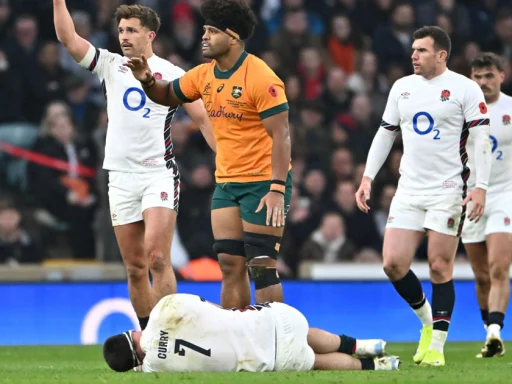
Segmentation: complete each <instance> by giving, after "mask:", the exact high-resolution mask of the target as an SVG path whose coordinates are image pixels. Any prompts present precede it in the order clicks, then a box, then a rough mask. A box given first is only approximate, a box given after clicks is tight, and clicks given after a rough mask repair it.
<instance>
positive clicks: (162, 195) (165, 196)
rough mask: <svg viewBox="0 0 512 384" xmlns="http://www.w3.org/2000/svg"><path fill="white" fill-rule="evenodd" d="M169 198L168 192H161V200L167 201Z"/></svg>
mask: <svg viewBox="0 0 512 384" xmlns="http://www.w3.org/2000/svg"><path fill="white" fill-rule="evenodd" d="M168 198H169V195H168V194H167V192H160V199H161V200H162V201H167V199H168Z"/></svg>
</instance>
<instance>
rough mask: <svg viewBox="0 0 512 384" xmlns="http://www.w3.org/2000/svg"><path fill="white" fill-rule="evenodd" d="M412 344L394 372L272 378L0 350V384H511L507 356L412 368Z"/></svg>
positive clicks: (77, 352) (464, 351) (68, 351)
mask: <svg viewBox="0 0 512 384" xmlns="http://www.w3.org/2000/svg"><path fill="white" fill-rule="evenodd" d="M415 347H416V344H389V345H388V351H389V352H390V353H392V354H395V355H398V356H400V357H401V358H402V359H403V360H404V363H403V364H402V366H401V370H400V371H394V372H382V371H376V372H375V371H372V372H369V371H364V372H362V371H357V372H339V371H329V372H326V371H323V372H318V371H316V372H302V373H295V372H284V373H281V372H272V373H257V374H256V373H218V374H212V373H183V374H176V373H174V374H163V373H159V374H149V373H145V374H141V373H135V372H128V373H116V372H112V371H110V370H109V369H108V368H107V366H106V364H105V363H104V362H103V359H102V355H101V347H100V346H51V347H0V383H2V384H4V383H5V384H7V383H9V384H10V383H12V384H40V383H52V384H53V383H66V384H78V383H84V384H85V383H87V384H96V383H102V384H103V383H106V384H117V383H137V384H145V383H190V384H202V383H204V384H217V383H218V384H253V383H254V384H259V383H272V382H273V383H276V384H277V383H279V384H281V383H305V384H308V383H315V384H317V383H318V384H320V383H329V384H343V383H350V384H357V383H393V384H395V383H414V384H417V383H418V384H419V383H436V384H445V383H446V384H452V383H453V384H472V383H475V384H477V383H478V384H482V383H483V384H487V383H510V382H512V358H511V355H508V356H505V357H502V358H493V359H475V358H474V356H475V354H476V353H477V352H478V351H479V349H480V347H481V343H450V344H449V345H448V346H447V348H446V350H447V353H446V360H447V365H446V366H444V367H437V368H433V367H429V368H426V367H417V366H415V365H414V364H413V363H412V355H413V352H414V349H415Z"/></svg>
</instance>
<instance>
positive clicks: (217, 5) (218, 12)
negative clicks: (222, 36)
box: [201, 0, 258, 40]
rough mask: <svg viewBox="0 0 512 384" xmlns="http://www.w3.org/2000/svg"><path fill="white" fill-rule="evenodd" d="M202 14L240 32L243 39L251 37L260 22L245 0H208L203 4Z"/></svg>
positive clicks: (207, 18)
mask: <svg viewBox="0 0 512 384" xmlns="http://www.w3.org/2000/svg"><path fill="white" fill-rule="evenodd" d="M201 16H203V18H204V19H206V20H214V21H215V22H217V23H218V24H220V25H224V26H226V28H229V29H231V30H232V31H234V32H236V33H238V35H239V36H240V39H241V40H247V39H249V38H251V36H252V34H253V33H254V27H255V26H256V24H257V23H258V20H257V18H256V15H255V14H254V12H253V11H252V9H251V8H250V7H249V5H248V4H247V3H246V2H245V0H206V1H204V2H203V4H201Z"/></svg>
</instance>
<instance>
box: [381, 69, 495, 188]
mask: <svg viewBox="0 0 512 384" xmlns="http://www.w3.org/2000/svg"><path fill="white" fill-rule="evenodd" d="M488 124H489V117H488V114H487V106H486V104H485V100H484V95H483V93H482V91H481V89H480V88H479V87H478V85H477V84H476V83H475V82H473V81H472V80H470V79H468V78H466V77H464V76H462V75H459V74H457V73H455V72H452V71H450V70H448V69H447V70H446V71H445V72H444V73H443V74H441V75H439V76H437V77H435V78H433V79H431V80H427V79H425V78H424V77H423V76H418V75H411V76H406V77H404V78H402V79H399V80H397V81H396V82H395V84H394V85H393V87H392V89H391V91H390V94H389V97H388V102H387V105H386V109H385V112H384V115H383V121H382V123H381V127H383V128H385V129H388V130H390V131H398V130H400V131H401V132H402V137H403V144H404V153H403V156H402V160H401V163H400V181H399V184H398V190H397V193H398V194H407V195H444V194H464V193H465V192H466V189H467V180H468V177H469V168H468V167H467V159H468V155H467V153H466V142H467V139H468V135H469V130H470V129H471V128H472V127H476V126H479V125H488Z"/></svg>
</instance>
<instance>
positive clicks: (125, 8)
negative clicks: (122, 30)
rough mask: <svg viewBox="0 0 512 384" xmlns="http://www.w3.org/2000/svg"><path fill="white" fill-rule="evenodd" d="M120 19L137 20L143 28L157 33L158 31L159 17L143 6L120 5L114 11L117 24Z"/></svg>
mask: <svg viewBox="0 0 512 384" xmlns="http://www.w3.org/2000/svg"><path fill="white" fill-rule="evenodd" d="M121 19H139V20H140V23H141V25H142V26H143V27H146V28H148V29H149V30H150V31H153V32H155V33H158V31H159V30H160V25H161V23H160V17H159V16H158V14H157V13H156V12H155V11H154V10H152V9H151V8H149V7H146V6H144V5H121V6H120V7H119V8H117V11H116V20H117V24H119V22H120V21H121Z"/></svg>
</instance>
